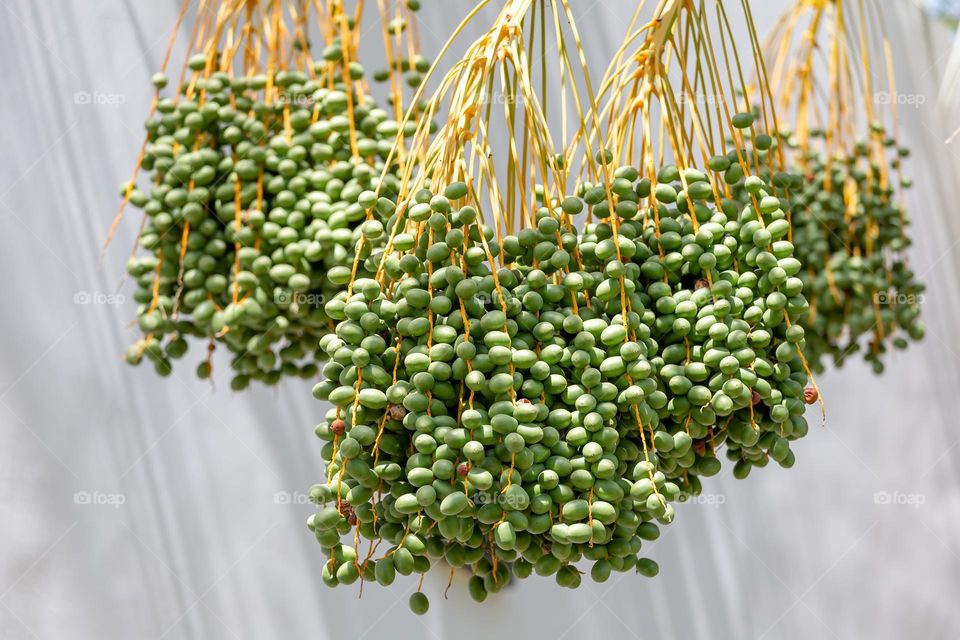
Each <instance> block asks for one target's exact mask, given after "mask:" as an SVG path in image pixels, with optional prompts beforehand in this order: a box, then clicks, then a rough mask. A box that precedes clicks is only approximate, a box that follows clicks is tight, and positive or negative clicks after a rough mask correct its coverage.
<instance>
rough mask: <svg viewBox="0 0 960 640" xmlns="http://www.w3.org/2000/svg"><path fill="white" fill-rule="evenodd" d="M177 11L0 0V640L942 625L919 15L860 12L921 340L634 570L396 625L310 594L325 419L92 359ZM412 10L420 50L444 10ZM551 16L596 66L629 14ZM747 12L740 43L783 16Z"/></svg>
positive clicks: (599, 6) (183, 373)
mask: <svg viewBox="0 0 960 640" xmlns="http://www.w3.org/2000/svg"><path fill="white" fill-rule="evenodd" d="M179 4H180V2H179V0H156V1H153V2H133V1H132V0H46V1H44V2H36V1H34V0H0V51H2V58H0V59H2V63H0V78H2V82H0V87H2V91H0V123H2V126H0V149H2V151H3V155H2V157H0V221H2V224H3V228H5V229H6V231H5V232H3V233H2V234H0V273H2V274H4V275H3V277H2V278H0V308H2V309H3V314H2V316H0V323H2V325H0V328H2V339H0V345H2V351H0V548H2V550H3V551H2V562H0V637H2V638H4V639H7V638H9V639H21V638H44V639H46V638H56V639H58V640H66V639H74V638H101V639H105V640H113V639H118V640H119V639H124V640H125V639H129V638H148V639H153V640H156V639H159V638H244V639H246V638H258V639H260V638H274V637H276V638H305V637H311V638H328V637H329V638H333V637H338V638H376V637H387V636H389V637H400V638H423V637H434V638H456V639H457V640H470V639H471V638H489V637H491V636H493V635H494V634H497V635H502V636H504V637H506V636H511V637H513V636H517V637H530V638H601V637H602V638H632V637H636V638H653V637H659V638H684V639H687V638H690V639H693V638H735V639H738V640H739V639H744V638H751V639H775V638H785V639H794V638H796V639H798V640H799V639H801V638H802V639H803V640H810V639H814V638H843V639H847V638H850V639H859V638H883V639H886V638H891V639H893V638H904V637H916V638H924V639H928V638H929V639H940V638H957V637H958V634H960V631H958V629H960V609H958V607H957V604H956V602H957V599H958V596H960V482H958V481H960V473H958V462H957V461H958V454H960V447H958V444H960V429H958V427H957V420H956V418H955V416H956V406H957V404H956V403H957V397H958V395H960V332H958V331H960V330H958V325H957V320H956V319H957V317H958V315H960V287H958V273H960V217H958V216H957V215H956V205H957V203H958V202H960V186H958V185H960V181H958V176H960V152H958V147H956V144H957V143H955V144H954V145H952V146H947V145H944V144H943V142H942V141H943V140H944V139H945V138H946V137H947V136H948V135H950V133H952V132H953V131H954V130H955V129H956V128H957V127H960V110H957V112H956V117H954V116H951V115H949V113H944V112H941V110H940V106H939V105H937V96H938V93H939V86H940V82H941V77H942V74H943V69H944V67H945V66H946V64H947V60H948V59H949V56H950V50H951V43H952V33H950V32H949V31H948V30H947V28H946V27H945V26H943V25H942V24H941V23H939V22H936V21H933V20H928V19H926V18H925V17H924V15H923V14H922V12H921V10H920V8H919V7H918V5H916V4H914V3H913V2H912V1H910V0H896V1H894V0H883V3H882V4H883V5H884V6H885V7H888V9H889V11H890V17H889V20H888V24H889V25H890V28H891V37H892V40H893V46H894V51H895V57H896V62H897V67H898V75H899V85H900V86H899V89H900V91H901V92H902V93H904V94H909V95H911V96H914V97H915V98H917V99H915V100H914V101H913V104H912V105H910V106H907V107H905V108H903V109H901V118H900V120H901V125H902V127H903V137H904V138H905V142H906V143H907V144H908V145H910V146H912V147H913V149H914V151H915V157H914V159H913V161H912V162H911V164H910V169H911V173H912V174H913V175H914V177H915V179H916V188H915V189H913V191H912V193H910V195H909V205H910V208H911V211H912V215H913V218H914V220H915V229H914V231H915V235H916V238H917V244H916V247H915V251H914V256H913V260H914V264H915V266H916V268H917V271H918V273H920V274H923V276H924V277H925V278H926V279H928V280H929V282H930V284H931V287H930V290H929V292H928V294H927V297H926V301H925V305H924V313H925V319H926V322H927V324H928V326H929V332H928V337H927V339H926V340H925V342H924V343H922V344H921V345H919V346H914V347H912V348H911V349H910V350H909V351H907V352H905V353H900V354H897V355H895V356H894V357H893V358H892V361H891V363H890V367H889V372H888V373H887V375H886V376H885V377H883V378H877V377H874V376H873V375H872V374H871V373H870V372H869V370H868V369H867V368H866V367H864V366H862V365H860V364H859V363H857V362H852V363H851V364H849V365H848V367H847V368H846V369H845V370H844V371H843V372H842V374H831V375H828V376H826V377H825V378H824V379H823V380H821V386H822V387H823V388H824V390H825V396H826V400H827V406H828V409H829V414H828V420H827V424H826V426H825V427H820V426H813V427H812V428H811V432H810V435H809V436H808V437H807V438H806V439H805V440H804V441H802V442H801V443H799V444H798V445H797V446H796V453H797V465H796V467H795V468H794V469H793V470H792V471H789V472H788V471H783V470H780V469H775V468H767V469H765V470H762V472H760V473H754V474H753V475H752V476H751V477H750V479H749V480H747V481H744V482H737V481H734V480H733V479H732V478H729V477H723V478H717V479H714V480H712V481H709V482H707V483H705V493H706V494H707V498H706V499H705V502H709V503H711V504H698V505H686V506H683V507H681V508H679V509H678V518H677V521H676V522H675V523H674V524H673V525H672V526H670V527H667V528H665V529H664V535H663V536H662V538H661V540H660V541H658V542H657V543H655V544H653V545H651V546H650V547H649V551H648V555H650V556H651V557H653V558H654V559H656V560H657V561H658V562H659V563H660V565H661V574H660V576H659V577H658V578H656V579H654V580H648V579H644V578H642V577H640V576H636V575H628V576H624V577H618V576H614V578H613V579H611V580H610V581H609V582H607V583H605V584H602V585H597V584H594V583H592V582H590V581H589V580H585V581H584V586H583V587H582V588H581V589H580V590H578V591H576V592H572V591H569V590H563V589H559V588H557V587H556V586H555V585H554V583H553V581H552V580H545V579H540V578H536V577H534V578H531V579H530V580H528V581H525V582H523V583H520V584H518V585H516V586H514V587H512V588H510V589H508V590H507V591H505V592H504V593H502V594H500V595H498V596H495V597H491V598H490V599H488V600H487V602H486V603H485V604H484V605H482V606H478V605H475V604H473V603H472V601H470V600H469V599H468V597H467V596H466V593H465V577H463V576H460V577H459V579H458V582H457V583H455V584H454V588H453V589H451V591H450V599H449V600H448V601H444V600H443V598H442V595H441V594H442V591H443V588H444V586H445V583H446V576H445V575H443V576H441V575H439V573H443V572H437V574H438V575H432V576H430V577H429V578H428V580H427V582H426V584H425V588H426V590H427V591H428V593H429V594H430V596H431V600H432V606H431V609H430V611H429V613H428V614H427V615H426V616H425V617H423V618H417V617H415V616H413V615H412V614H411V613H410V612H409V611H408V609H407V604H406V603H407V596H408V594H409V593H410V592H411V591H412V590H413V589H415V587H416V585H415V582H414V581H413V580H407V581H403V580H398V582H397V583H395V584H394V585H393V587H392V588H391V589H382V588H378V587H376V586H371V585H367V587H366V588H365V590H364V595H363V599H362V600H361V599H358V598H357V588H356V587H351V588H341V589H337V590H330V589H327V588H325V587H324V586H323V585H322V583H321V581H320V568H321V564H322V562H323V559H322V556H321V554H320V550H319V549H318V548H317V547H316V543H315V541H314V540H313V537H312V535H310V533H309V532H308V531H307V530H306V527H305V525H304V521H305V519H306V517H307V515H308V514H309V513H310V511H311V508H310V505H309V504H308V503H306V501H305V496H304V493H305V492H306V490H307V489H308V487H309V486H310V485H311V484H312V483H314V482H315V481H317V480H318V479H319V478H321V473H322V469H321V461H320V457H319V443H318V442H317V441H316V439H315V438H314V436H313V426H314V424H315V422H316V421H317V420H318V419H320V417H321V416H322V415H323V412H324V410H325V409H324V407H323V405H321V404H320V403H318V402H316V401H315V400H313V399H312V397H311V395H310V385H309V384H306V383H303V384H297V383H292V382H286V383H284V384H283V385H282V386H281V387H280V388H279V389H277V390H266V389H263V388H255V389H253V390H251V391H248V392H245V393H244V394H240V395H238V394H234V393H232V392H231V391H230V390H229V386H228V384H227V381H228V374H227V370H226V367H225V366H220V367H219V368H218V369H217V370H216V385H215V386H213V387H212V386H211V385H210V384H208V383H204V382H200V381H198V380H196V379H194V378H193V376H192V366H185V367H182V368H181V369H178V370H177V371H175V374H174V375H173V376H172V377H170V378H168V379H163V380H161V379H159V378H157V377H156V376H155V375H154V373H153V371H152V369H151V368H150V367H149V366H145V367H142V368H138V369H131V368H129V367H127V366H126V365H125V364H123V362H122V360H121V356H122V354H123V352H124V350H125V347H126V346H127V344H128V343H129V342H131V341H132V340H134V339H135V337H136V330H135V328H133V329H132V328H130V326H129V324H130V322H131V320H132V319H133V318H134V316H135V306H134V304H133V302H132V301H130V299H129V298H130V295H131V293H132V289H131V287H130V286H129V283H128V284H127V286H125V287H122V288H118V287H119V286H120V284H121V278H120V277H119V275H120V274H121V273H122V271H123V265H124V263H125V261H126V259H127V256H128V255H129V252H130V248H131V247H132V246H133V241H134V237H135V234H136V231H137V226H138V215H137V214H136V213H135V212H134V213H132V214H131V215H130V216H129V217H128V218H127V219H126V220H125V221H124V223H123V224H122V226H121V228H120V231H119V233H118V236H117V238H116V240H115V241H114V244H113V245H112V247H111V249H110V250H109V252H108V253H107V255H106V258H105V260H104V261H103V263H102V264H101V263H100V248H101V244H102V241H103V239H104V237H105V235H106V232H107V229H108V227H109V223H110V220H111V218H112V216H113V214H114V211H115V208H116V206H117V204H118V198H117V189H118V186H119V185H120V184H121V183H123V182H124V181H125V180H127V179H128V177H129V172H130V170H131V168H132V166H133V164H134V161H135V158H136V153H137V150H138V149H139V145H140V142H141V132H142V121H143V118H144V117H145V114H146V113H147V109H148V106H149V101H150V98H151V88H150V85H149V77H150V75H151V74H152V73H153V72H154V71H156V70H157V69H158V68H159V66H160V63H161V60H162V56H163V53H164V49H165V47H166V42H167V38H168V31H169V29H170V28H171V26H172V25H173V24H174V21H175V18H176V13H177V10H178V8H179ZM370 4H373V3H370ZM423 4H424V5H425V7H426V8H425V9H424V10H423V11H422V18H423V21H424V24H423V25H422V35H423V39H424V48H425V50H426V52H427V53H428V54H433V53H436V52H437V51H438V50H439V48H440V46H441V44H442V42H443V40H444V34H445V33H448V32H449V31H450V30H451V29H452V28H453V26H454V25H455V24H456V22H458V21H459V19H460V18H461V17H462V16H463V15H465V14H466V13H467V11H468V10H469V8H470V7H471V6H472V3H470V2H467V1H466V0H424V3H423ZM494 4H496V3H494ZM573 4H574V10H575V13H576V15H577V17H578V19H579V25H580V29H581V31H582V32H583V33H584V40H585V43H586V46H587V48H588V52H589V54H590V58H591V59H590V62H591V66H592V68H593V71H594V73H595V74H597V77H599V75H600V74H602V71H603V69H604V67H605V63H606V61H607V60H608V59H609V57H610V56H611V55H612V53H613V51H614V49H615V48H616V46H617V44H618V42H619V41H620V38H621V36H622V35H623V29H624V28H625V24H626V19H625V16H627V15H629V13H630V10H631V5H633V3H631V2H628V1H626V0H596V1H594V0H574V2H573ZM737 4H738V5H739V3H737ZM753 6H754V12H755V17H756V19H757V22H758V26H759V28H760V30H761V32H763V31H765V30H766V29H767V28H768V27H769V26H770V25H771V24H772V22H773V20H774V18H775V17H776V15H777V14H778V13H779V12H780V11H781V10H782V9H783V8H784V7H785V6H786V2H784V1H783V0H776V1H771V0H764V1H763V2H759V1H758V2H754V3H753ZM483 25H484V22H483V20H479V21H477V22H476V23H475V24H474V25H473V27H472V28H471V31H470V32H471V33H477V32H478V30H480V29H481V28H482V27H483ZM368 38H369V39H370V40H371V44H370V46H371V47H372V48H376V47H379V46H380V45H379V42H378V40H379V35H378V32H377V30H376V29H375V28H374V29H373V30H371V31H370V32H369V35H368ZM463 42H464V43H465V42H466V40H464V41H463ZM371 50H373V49H371ZM174 59H176V56H175V58H174ZM374 66H375V65H374V64H373V62H371V63H370V64H368V67H370V68H372V67H374ZM92 95H99V96H112V98H111V99H109V100H85V99H84V96H87V97H89V96H92ZM190 355H191V356H192V357H193V360H194V361H195V360H196V357H197V356H196V353H195V352H194V353H192V354H190ZM811 422H812V423H813V424H814V425H817V424H818V422H819V418H818V417H813V418H812V419H811ZM458 587H459V588H458Z"/></svg>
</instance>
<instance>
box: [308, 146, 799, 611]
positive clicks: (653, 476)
mask: <svg viewBox="0 0 960 640" xmlns="http://www.w3.org/2000/svg"><path fill="white" fill-rule="evenodd" d="M736 158H737V154H736V153H731V154H730V155H729V156H718V157H716V158H713V159H712V160H711V161H710V169H711V171H710V173H709V174H704V173H701V172H699V171H696V170H685V171H680V170H678V169H677V168H675V167H666V168H664V169H663V170H662V171H660V173H659V175H658V176H656V178H657V179H656V180H655V181H654V183H653V184H652V183H651V181H650V180H649V179H647V178H641V176H640V173H639V172H638V171H637V170H636V169H634V168H631V167H621V168H619V169H617V170H616V171H615V172H614V179H613V180H612V181H611V183H610V184H607V185H604V186H597V185H584V186H583V187H582V188H581V189H580V190H579V191H578V195H577V197H568V198H565V199H563V200H562V201H559V202H554V203H551V204H550V205H549V206H547V205H543V206H541V207H540V209H539V210H538V211H537V212H536V225H535V228H528V229H524V230H523V231H521V232H519V233H518V234H517V235H510V236H506V237H503V238H502V239H501V240H500V241H499V242H498V241H497V236H496V234H495V233H494V230H493V229H491V228H490V227H489V226H487V225H485V224H484V223H483V220H482V219H481V217H480V216H479V214H478V212H477V209H475V208H474V207H473V206H471V204H470V202H469V200H468V199H467V198H466V196H467V188H466V186H465V185H464V184H463V183H454V184H450V185H448V186H446V188H444V189H442V190H440V191H439V192H437V193H434V192H431V191H428V190H423V191H420V192H419V193H417V194H415V196H414V197H413V198H412V199H411V200H410V201H409V202H403V203H401V205H400V206H398V207H397V209H396V210H395V211H394V212H392V213H389V212H383V213H384V215H385V216H387V217H388V218H389V222H388V224H387V227H388V228H391V227H392V226H393V224H395V223H396V222H397V219H398V216H403V219H404V220H406V221H408V224H407V225H405V226H403V225H398V228H399V227H401V226H402V227H403V229H406V230H408V231H406V232H403V233H397V234H395V236H394V237H393V242H392V247H391V251H390V252H389V253H383V252H382V251H381V252H378V253H377V255H375V256H372V257H371V260H379V262H380V264H382V265H383V273H384V277H383V278H382V279H381V280H375V279H372V278H358V279H357V280H356V281H355V282H354V283H353V286H352V289H351V290H350V291H349V292H344V293H341V294H340V295H338V296H337V297H336V298H335V299H334V300H332V301H331V302H329V303H328V304H327V306H326V310H327V313H328V315H329V316H330V317H331V318H334V319H335V320H336V322H337V326H336V331H335V332H334V333H332V334H329V335H327V336H325V337H324V338H323V339H322V340H321V343H320V344H321V347H322V349H323V350H324V351H325V352H326V354H327V355H328V357H329V362H328V363H327V364H326V365H325V366H324V368H323V377H324V379H325V380H324V381H323V382H320V383H319V384H318V385H317V386H316V387H315V388H314V394H315V396H316V397H317V398H319V399H323V400H329V401H330V403H331V404H332V407H331V408H330V410H329V412H328V414H327V416H326V419H325V420H324V421H323V422H321V423H320V424H319V425H318V426H317V429H316V434H317V436H318V437H319V438H320V439H321V440H323V441H324V445H323V448H322V456H323V458H324V460H325V461H326V463H327V465H328V474H329V475H328V481H327V482H325V483H323V484H318V485H315V486H314V487H312V489H311V496H312V498H313V500H314V501H316V502H317V503H318V504H319V505H320V509H319V511H318V512H317V513H315V514H314V515H312V516H311V517H310V518H309V520H308V526H309V528H310V529H311V531H313V533H314V534H315V536H316V538H317V540H318V542H319V543H320V544H321V547H322V548H323V550H324V553H326V554H327V555H328V561H327V562H326V563H325V564H324V568H323V580H324V582H325V583H327V584H328V585H331V586H333V585H337V584H350V583H353V582H354V581H356V580H358V579H361V578H362V579H364V580H369V581H375V582H377V583H379V584H383V585H389V584H391V583H392V582H393V581H394V579H395V577H396V574H397V573H399V574H401V575H409V574H412V573H425V572H427V571H428V570H429V569H430V567H431V564H432V562H434V561H438V560H441V559H442V560H444V561H445V562H446V563H448V564H449V565H452V566H454V567H463V566H468V567H469V568H470V570H471V571H472V574H473V575H472V576H471V577H470V578H469V592H470V594H471V596H473V598H474V599H476V600H477V601H483V600H484V599H485V598H486V597H487V596H488V594H490V593H493V592H496V591H498V590H500V589H501V588H502V587H503V586H505V585H506V584H508V583H509V582H510V580H511V578H519V579H522V578H525V577H527V576H529V575H531V574H532V573H537V574H538V575H543V576H555V579H556V581H557V583H558V584H559V585H561V586H565V587H571V588H575V587H577V586H578V585H579V584H580V583H581V579H582V575H581V571H580V569H579V568H578V563H579V564H581V565H582V564H584V563H583V562H581V561H589V562H590V563H591V566H590V574H591V577H592V578H593V579H594V580H596V581H601V582H602V581H604V580H606V579H607V578H608V577H609V576H610V574H611V573H612V572H626V571H637V572H639V573H641V574H644V575H647V576H653V575H655V574H656V573H657V571H658V567H657V565H656V563H655V562H654V561H653V560H651V559H649V558H646V557H644V556H643V554H642V547H643V543H644V542H646V541H650V540H655V539H656V538H657V537H658V536H659V535H660V527H661V526H662V525H664V524H667V523H669V522H671V521H672V520H673V518H674V505H675V504H676V503H678V502H682V501H684V500H686V499H689V498H690V497H691V496H696V495H698V494H700V492H701V482H700V478H701V477H707V476H712V475H715V474H717V473H719V472H720V470H721V466H722V465H721V461H720V458H719V457H718V456H719V452H720V450H721V448H723V449H725V455H726V457H727V459H728V460H729V461H731V462H732V463H733V472H734V474H735V475H736V476H738V477H745V476H746V475H747V474H748V473H749V472H750V470H751V469H752V468H753V467H763V466H765V465H767V464H768V462H769V461H770V460H773V461H775V462H777V463H779V464H780V465H782V466H785V467H789V466H791V465H792V464H793V462H794V457H793V453H792V452H791V450H790V442H791V441H792V440H795V439H797V438H800V437H802V436H803V435H805V433H806V432H807V423H806V421H805V420H804V418H803V413H804V411H805V408H806V404H805V384H806V382H807V374H806V373H805V370H804V365H803V361H802V357H801V350H802V349H803V347H804V345H805V336H804V330H803V328H802V327H801V326H800V325H799V324H797V320H798V319H799V318H800V317H801V316H802V315H803V314H804V313H806V311H807V310H808V304H807V302H806V299H805V297H804V295H803V284H802V282H801V281H800V280H799V277H798V276H799V273H800V271H801V264H800V262H799V261H798V260H797V259H796V257H794V255H793V254H794V249H793V246H792V244H791V243H790V242H789V241H788V240H787V239H786V236H787V234H788V230H789V225H788V224H787V222H786V214H785V212H784V210H783V204H784V203H783V202H782V201H781V200H780V199H779V198H778V197H776V196H775V195H773V194H774V193H776V191H777V188H776V187H775V186H774V185H771V184H767V183H766V182H765V181H764V180H762V179H761V178H759V177H757V176H749V175H745V174H744V172H743V170H742V169H741V167H740V165H739V164H738V163H737V162H736ZM603 159H604V160H605V161H606V162H609V161H610V158H609V157H607V158H603ZM778 180H780V181H783V180H789V181H791V183H792V182H793V181H795V180H796V178H795V177H792V176H785V175H784V176H778ZM724 182H726V183H728V184H730V185H739V186H741V187H742V188H743V189H745V190H747V191H748V192H749V193H750V194H752V195H753V196H754V198H755V200H756V202H757V203H758V204H757V205H756V206H754V205H752V204H751V205H742V204H740V203H738V202H736V201H735V200H732V199H731V200H727V199H723V200H722V206H721V207H718V206H716V202H717V200H716V198H715V196H716V194H717V193H718V192H723V188H722V185H723V183H724ZM781 186H785V185H781ZM587 208H589V209H590V210H591V211H592V214H593V219H595V220H596V222H595V223H592V224H589V225H586V226H585V227H584V228H583V229H576V228H575V227H574V226H573V225H572V223H571V220H572V219H573V217H574V216H577V215H578V214H581V213H582V212H584V211H585V209H587ZM354 531H355V532H356V534H357V535H359V537H360V538H363V539H368V540H371V541H373V540H382V541H384V542H385V545H386V547H385V548H384V550H383V553H382V554H378V555H379V557H378V558H376V559H373V558H364V557H361V556H358V553H362V549H357V548H354V546H351V544H345V543H344V542H343V541H342V540H341V537H342V536H344V535H345V534H348V533H352V532H354ZM350 538H351V543H352V540H353V537H352V536H350ZM410 605H411V608H412V609H413V610H414V611H415V612H417V613H422V612H424V611H425V610H426V608H427V606H428V601H427V599H426V596H425V595H424V594H422V593H420V592H419V591H418V592H417V593H415V594H414V596H413V597H412V598H411V603H410Z"/></svg>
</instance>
